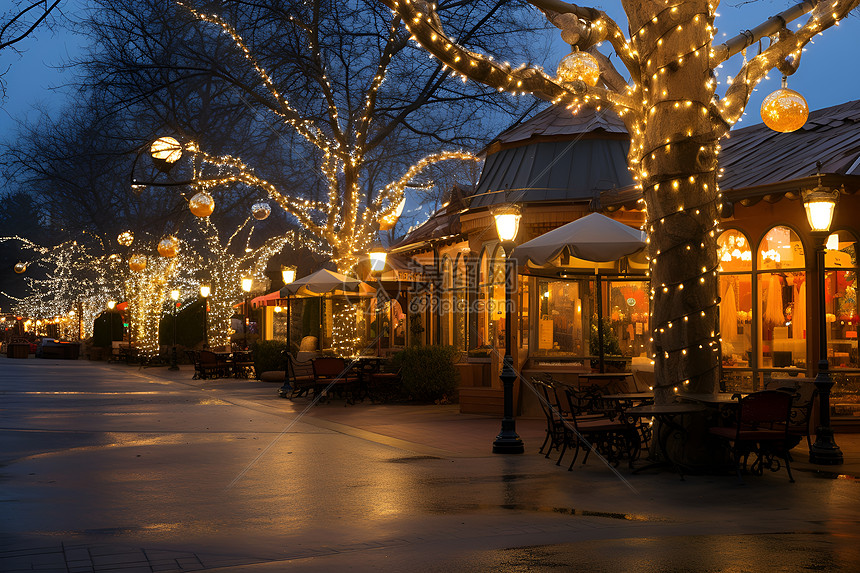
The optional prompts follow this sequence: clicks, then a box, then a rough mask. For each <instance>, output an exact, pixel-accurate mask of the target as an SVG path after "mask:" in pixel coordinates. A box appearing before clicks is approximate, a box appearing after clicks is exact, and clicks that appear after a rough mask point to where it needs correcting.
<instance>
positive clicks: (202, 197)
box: [188, 191, 215, 219]
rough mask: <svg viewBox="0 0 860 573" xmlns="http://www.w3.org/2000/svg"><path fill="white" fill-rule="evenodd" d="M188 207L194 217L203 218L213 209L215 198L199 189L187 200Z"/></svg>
mask: <svg viewBox="0 0 860 573" xmlns="http://www.w3.org/2000/svg"><path fill="white" fill-rule="evenodd" d="M188 209H189V210H190V211H191V213H192V214H193V215H194V216H195V217H200V218H201V219H204V218H206V217H208V216H209V215H211V214H212V212H213V211H214V210H215V199H213V198H212V195H210V194H209V193H207V192H205V191H201V192H199V193H197V194H195V195H194V196H193V197H192V198H191V200H190V201H188Z"/></svg>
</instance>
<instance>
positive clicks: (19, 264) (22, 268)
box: [15, 262, 27, 275]
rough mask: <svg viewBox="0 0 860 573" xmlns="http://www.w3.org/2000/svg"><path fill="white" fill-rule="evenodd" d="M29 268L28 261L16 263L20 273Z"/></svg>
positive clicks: (16, 268) (17, 270)
mask: <svg viewBox="0 0 860 573" xmlns="http://www.w3.org/2000/svg"><path fill="white" fill-rule="evenodd" d="M26 270H27V263H21V262H18V263H15V272H16V273H18V274H19V275H20V274H21V273H23V272H24V271H26Z"/></svg>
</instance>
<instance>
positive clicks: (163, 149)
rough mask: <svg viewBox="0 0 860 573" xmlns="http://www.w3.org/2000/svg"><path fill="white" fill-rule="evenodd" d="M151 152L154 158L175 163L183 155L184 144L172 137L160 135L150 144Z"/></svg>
mask: <svg viewBox="0 0 860 573" xmlns="http://www.w3.org/2000/svg"><path fill="white" fill-rule="evenodd" d="M149 154H150V155H152V158H153V159H158V160H159V161H164V162H166V163H170V164H173V163H176V162H177V161H179V158H180V157H182V146H181V145H179V142H178V141H176V140H175V139H173V138H172V137H159V138H158V139H156V140H155V141H153V142H152V145H150V146H149Z"/></svg>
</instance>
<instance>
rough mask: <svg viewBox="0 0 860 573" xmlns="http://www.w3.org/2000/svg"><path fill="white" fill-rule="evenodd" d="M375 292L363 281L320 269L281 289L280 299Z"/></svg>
mask: <svg viewBox="0 0 860 573" xmlns="http://www.w3.org/2000/svg"><path fill="white" fill-rule="evenodd" d="M374 292H376V289H374V288H373V287H372V286H370V285H369V284H367V283H366V282H364V281H360V280H358V279H354V278H352V277H348V276H346V275H342V274H340V273H336V272H334V271H330V270H328V269H320V270H318V271H316V272H314V273H311V274H309V275H308V276H306V277H302V278H300V279H297V280H295V281H293V282H291V283H290V284H288V285H286V286H284V288H282V289H281V297H282V298H286V297H288V296H295V297H313V296H323V295H326V294H331V295H335V296H338V295H350V294H353V295H355V294H357V295H367V294H372V293H374Z"/></svg>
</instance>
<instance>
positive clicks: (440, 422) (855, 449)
mask: <svg viewBox="0 0 860 573" xmlns="http://www.w3.org/2000/svg"><path fill="white" fill-rule="evenodd" d="M139 373H145V374H147V375H154V376H159V377H162V378H167V379H169V380H174V381H177V382H184V383H190V384H194V385H195V386H198V387H201V388H220V387H223V388H231V389H237V388H238V389H241V390H242V391H243V395H247V396H248V399H249V400H251V399H252V400H255V401H257V402H259V403H261V404H266V405H268V406H271V407H273V408H276V409H281V410H284V411H289V412H296V413H299V414H302V415H304V416H306V417H307V418H309V419H305V421H306V422H309V423H312V424H316V425H318V426H320V427H324V428H328V429H332V430H336V431H339V432H342V433H346V434H349V435H352V436H356V437H361V438H364V439H368V440H372V441H377V442H379V443H385V444H388V445H395V446H398V447H405V448H407V449H413V450H415V451H417V452H421V453H423V454H426V455H439V456H454V457H460V456H462V457H482V456H492V455H493V454H492V451H491V449H492V442H493V439H494V438H495V436H496V434H497V433H498V431H499V430H500V425H499V424H500V421H499V420H498V419H496V418H493V417H490V416H480V415H472V414H461V413H460V410H459V406H458V405H456V404H449V405H443V406H439V405H432V404H431V405H409V404H385V405H376V404H371V403H364V402H360V403H358V404H355V405H348V406H344V404H343V402H341V401H332V402H330V403H325V404H314V405H312V404H310V402H311V401H310V400H306V399H303V398H300V399H297V400H295V401H294V402H293V401H290V400H285V399H282V398H278V397H277V389H278V388H279V387H280V385H281V384H280V383H271V382H260V381H259V380H244V379H239V380H234V379H229V378H228V379H214V380H191V378H192V375H193V369H192V368H191V367H190V366H182V367H181V369H180V371H178V372H176V371H174V372H171V371H169V370H167V369H165V368H152V369H144V370H139ZM305 409H307V411H305ZM545 427H546V425H545V421H544V420H543V419H542V418H541V419H538V418H518V419H517V433H518V434H519V435H520V437H521V438H522V439H523V442H524V443H525V444H526V447H527V448H532V449H534V450H537V448H538V446H540V445H541V443H542V442H543V439H544V435H545V433H544V429H545ZM812 439H813V442H814V441H815V437H814V436H813V438H812ZM835 439H836V442H837V444H838V445H839V447H840V449H841V450H842V453H843V455H844V460H845V461H844V463H843V464H841V465H837V466H826V465H818V464H812V463H810V462H809V450H808V447H807V444H806V441H801V443H800V444H798V445H797V447H796V448H795V449H794V450H792V457H793V461H792V469H794V470H797V471H801V472H821V473H823V474H834V475H840V476H844V477H847V478H855V477H857V478H860V426H858V433H841V434H837V435H836V438H835Z"/></svg>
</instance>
